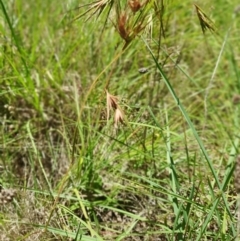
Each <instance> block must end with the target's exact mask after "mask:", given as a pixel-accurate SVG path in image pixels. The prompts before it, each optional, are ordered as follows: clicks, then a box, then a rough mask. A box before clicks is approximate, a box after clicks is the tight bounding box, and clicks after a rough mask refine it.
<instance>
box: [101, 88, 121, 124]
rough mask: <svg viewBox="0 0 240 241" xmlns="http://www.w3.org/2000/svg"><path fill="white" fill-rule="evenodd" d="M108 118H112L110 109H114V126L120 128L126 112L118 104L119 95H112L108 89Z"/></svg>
mask: <svg viewBox="0 0 240 241" xmlns="http://www.w3.org/2000/svg"><path fill="white" fill-rule="evenodd" d="M105 91H106V95H107V120H109V118H110V111H111V110H113V111H114V127H115V128H118V126H119V123H123V119H124V113H123V111H122V109H121V108H120V106H119V104H118V101H119V99H118V97H117V96H114V95H111V94H110V93H109V92H108V91H107V90H105Z"/></svg>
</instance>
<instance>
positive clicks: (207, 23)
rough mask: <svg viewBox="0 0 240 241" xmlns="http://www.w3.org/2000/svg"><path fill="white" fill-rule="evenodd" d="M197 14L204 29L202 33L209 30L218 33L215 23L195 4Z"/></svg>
mask: <svg viewBox="0 0 240 241" xmlns="http://www.w3.org/2000/svg"><path fill="white" fill-rule="evenodd" d="M194 6H195V8H196V12H197V16H198V19H199V22H200V25H201V28H202V32H203V33H205V31H206V30H207V29H209V30H210V31H211V32H216V28H215V26H214V23H213V21H212V20H211V19H210V18H209V17H208V16H207V15H206V14H205V13H204V12H203V10H202V9H201V8H200V7H199V6H198V5H196V4H194Z"/></svg>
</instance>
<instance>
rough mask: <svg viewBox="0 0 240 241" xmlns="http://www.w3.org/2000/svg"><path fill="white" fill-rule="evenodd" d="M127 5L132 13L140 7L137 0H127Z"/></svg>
mask: <svg viewBox="0 0 240 241" xmlns="http://www.w3.org/2000/svg"><path fill="white" fill-rule="evenodd" d="M128 6H129V7H130V8H131V10H132V12H134V13H136V12H137V11H138V10H139V9H140V8H141V7H142V6H141V3H140V2H139V0H128Z"/></svg>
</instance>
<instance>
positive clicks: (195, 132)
mask: <svg viewBox="0 0 240 241" xmlns="http://www.w3.org/2000/svg"><path fill="white" fill-rule="evenodd" d="M142 39H143V42H144V43H145V45H146V47H147V48H148V50H149V52H150V54H151V56H152V58H153V60H154V62H155V64H156V67H157V68H158V70H159V72H160V74H161V76H162V79H163V81H164V83H165V84H166V86H167V88H168V90H169V92H170V93H171V95H172V97H173V99H174V100H175V103H176V105H177V106H178V107H179V109H180V111H181V112H182V114H183V116H184V118H185V120H186V122H187V123H188V125H189V127H190V129H191V130H192V133H193V135H194V137H195V139H196V141H197V143H198V145H199V147H200V149H201V151H202V154H203V155H204V157H205V159H206V162H207V164H208V166H209V169H210V171H211V173H212V175H213V177H214V180H215V182H216V184H217V187H218V188H219V190H220V191H221V196H222V198H223V201H224V203H225V205H226V208H227V212H228V215H229V217H230V218H231V219H232V215H231V211H230V209H229V206H228V202H227V200H226V197H225V195H224V192H223V191H224V190H223V189H222V184H221V183H220V181H219V179H218V176H217V174H216V171H215V169H214V166H213V163H212V161H211V159H210V158H209V156H208V153H207V151H206V149H205V147H204V145H203V143H202V140H201V139H200V137H199V135H198V133H197V131H196V129H195V127H194V125H193V123H192V121H191V119H190V117H189V115H188V113H187V111H186V110H185V108H184V106H183V105H182V103H181V101H180V100H179V98H178V96H177V94H176V93H175V91H174V89H173V87H172V85H171V83H170V81H169V79H168V78H167V76H166V75H165V73H164V71H163V70H162V68H161V66H160V65H159V63H158V62H157V59H156V58H155V56H154V54H153V52H152V49H151V48H150V46H149V44H148V43H147V41H146V40H145V39H144V38H142ZM218 201H219V200H218ZM216 205H217V203H215V207H216ZM232 229H233V228H232ZM232 231H233V232H235V231H234V229H233V230H232Z"/></svg>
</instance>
